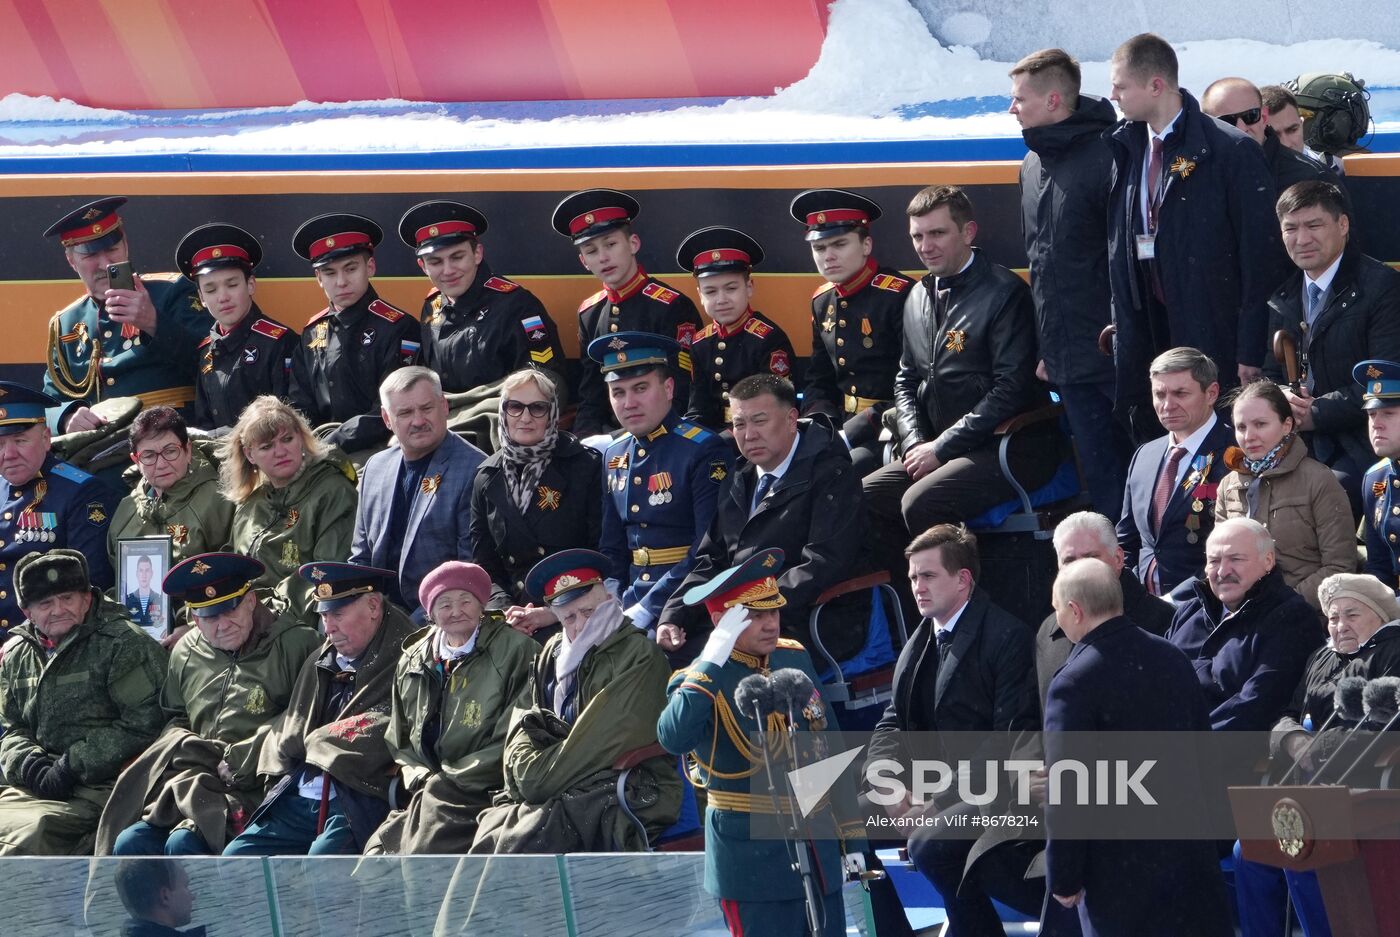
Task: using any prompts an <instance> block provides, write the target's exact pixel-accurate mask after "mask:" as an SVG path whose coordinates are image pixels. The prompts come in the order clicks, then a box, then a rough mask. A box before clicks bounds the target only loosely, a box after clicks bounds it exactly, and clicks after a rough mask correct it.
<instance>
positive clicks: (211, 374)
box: [175, 224, 297, 430]
mask: <svg viewBox="0 0 1400 937" xmlns="http://www.w3.org/2000/svg"><path fill="white" fill-rule="evenodd" d="M261 260H262V245H261V244H259V243H258V239H257V238H255V237H253V235H251V234H249V233H248V232H247V231H244V230H243V229H242V228H238V227H235V226H234V225H231V224H207V225H201V226H200V227H198V228H195V229H194V230H193V231H191V232H190V233H189V234H186V235H185V236H184V238H183V239H182V240H181V241H180V246H179V247H177V248H176V249H175V264H176V265H177V266H178V267H179V268H180V272H181V273H183V274H184V275H185V276H186V277H188V278H189V279H190V280H191V281H192V282H193V283H194V285H195V289H196V290H197V291H198V293H199V299H200V301H201V302H202V303H204V308H205V309H207V310H209V315H211V316H212V317H213V318H214V328H213V329H211V330H210V332H209V334H208V335H206V336H205V337H204V341H202V342H200V343H199V351H200V357H199V376H198V378H197V379H196V380H195V394H194V419H193V420H191V421H190V424H189V425H190V426H195V427H198V428H200V429H208V430H227V429H228V428H229V427H231V426H233V424H235V423H237V422H238V415H239V414H240V413H242V412H243V408H244V407H246V406H247V405H248V403H249V401H251V400H252V399H253V398H254V397H256V396H258V395H259V394H275V395H276V396H278V397H281V398H283V399H286V397H287V389H288V386H289V384H290V381H291V370H292V356H293V354H295V352H296V347H297V333H296V332H294V331H292V330H291V329H289V328H287V326H285V325H283V324H282V323H280V322H276V321H274V320H272V319H269V318H267V317H266V316H264V315H263V314H262V310H261V309H259V308H258V304H257V302H256V301H254V299H253V293H254V292H255V291H256V290H257V286H258V278H257V277H256V276H254V275H253V269H254V268H255V267H257V265H258V263H259V262H260V261H261Z"/></svg>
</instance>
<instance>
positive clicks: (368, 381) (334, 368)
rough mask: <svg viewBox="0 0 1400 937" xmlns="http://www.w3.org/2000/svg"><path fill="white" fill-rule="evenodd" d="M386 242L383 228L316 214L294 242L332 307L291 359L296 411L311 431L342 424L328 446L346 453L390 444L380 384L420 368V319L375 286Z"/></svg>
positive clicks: (309, 327) (309, 326)
mask: <svg viewBox="0 0 1400 937" xmlns="http://www.w3.org/2000/svg"><path fill="white" fill-rule="evenodd" d="M383 239H384V233H383V232H382V231H380V229H379V225H377V224H375V223H374V222H373V221H370V220H369V219H368V218H364V217H361V216H360V215H348V214H331V215H318V216H317V217H315V218H312V219H311V220H310V221H308V222H306V223H305V224H303V225H302V226H301V227H300V228H298V229H297V231H296V234H294V235H293V236H292V249H293V250H295V251H296V252H297V256H299V257H302V258H304V259H305V260H309V261H311V269H312V271H313V272H314V273H315V275H316V282H317V283H319V284H320V286H321V289H322V290H323V291H324V292H325V294H326V299H327V301H328V302H329V305H327V306H326V308H325V309H322V310H321V311H320V312H318V313H316V314H315V315H314V316H312V317H311V318H310V320H308V321H307V323H306V329H305V330H304V331H303V332H302V333H301V343H300V344H299V345H298V346H297V351H296V354H295V355H294V356H293V357H292V383H291V397H292V405H293V406H294V407H296V408H297V409H298V410H300V411H301V412H302V414H303V415H305V417H306V420H307V422H308V423H310V424H311V425H312V426H317V425H319V424H321V423H332V422H334V423H339V424H340V427H339V428H338V429H336V430H335V432H334V433H332V434H331V435H330V436H328V437H327V441H328V442H330V443H332V444H334V445H337V446H339V447H340V448H341V449H343V450H344V451H346V452H357V451H359V450H362V449H370V448H372V447H374V446H377V445H380V444H381V443H383V442H385V441H386V440H387V439H388V438H389V429H388V427H386V426H385V425H384V420H383V418H382V417H380V415H379V385H380V384H381V383H382V382H383V380H384V378H385V377H387V376H388V374H389V372H390V371H393V370H395V369H397V368H400V367H403V366H404V365H407V364H416V363H417V362H418V344H419V343H418V337H419V336H418V320H417V319H415V318H413V316H411V315H409V314H408V313H406V312H404V311H403V310H402V309H399V308H398V307H397V306H392V305H390V304H389V303H386V302H385V301H384V300H382V299H380V298H379V294H378V293H376V292H375V291H374V286H373V284H371V283H370V278H371V277H373V276H374V248H375V247H376V246H378V244H379V242H380V241H381V240H383Z"/></svg>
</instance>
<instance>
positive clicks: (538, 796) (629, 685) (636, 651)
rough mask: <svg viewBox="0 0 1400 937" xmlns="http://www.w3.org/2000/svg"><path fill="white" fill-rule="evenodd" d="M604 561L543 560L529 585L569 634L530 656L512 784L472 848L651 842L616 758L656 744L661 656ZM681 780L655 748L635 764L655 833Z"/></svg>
mask: <svg viewBox="0 0 1400 937" xmlns="http://www.w3.org/2000/svg"><path fill="white" fill-rule="evenodd" d="M607 567H608V559H607V557H605V556H603V555H602V554H601V553H595V552H594V551H592V550H565V551H563V552H562V553H556V554H555V555H554V556H551V557H547V558H546V559H543V560H541V561H540V562H539V563H537V564H536V565H535V567H534V568H533V569H531V570H530V575H529V576H528V577H527V578H526V580H525V586H526V588H527V589H529V590H530V593H531V595H533V596H534V597H535V598H537V599H538V600H540V601H542V602H544V603H545V604H547V605H549V606H550V607H551V608H552V609H553V610H554V613H555V614H556V615H557V616H558V618H559V623H560V624H561V625H562V626H563V630H562V631H561V632H560V633H559V634H556V635H555V636H554V637H552V638H550V639H549V641H548V642H546V643H545V646H544V647H543V648H542V649H541V650H540V653H539V655H538V656H537V657H536V658H535V665H534V672H533V674H532V678H533V680H532V683H531V686H530V696H529V698H528V699H526V700H522V702H521V704H520V705H521V708H518V709H517V710H516V712H515V713H514V715H513V717H512V720H511V727H510V730H509V732H508V734H507V735H506V743H505V790H504V792H503V793H502V794H501V795H500V796H498V797H497V804H496V806H492V807H488V808H487V809H486V810H483V811H482V812H481V814H480V815H479V816H478V818H477V824H478V829H477V835H476V841H475V842H474V843H472V849H471V851H472V852H475V853H483V852H485V853H490V852H496V853H504V852H509V853H523V852H608V851H620V850H638V849H643V848H645V846H646V843H645V842H643V841H642V839H641V837H640V836H639V835H638V832H637V830H636V828H635V827H634V826H633V824H632V823H631V822H630V821H629V820H628V819H627V818H626V816H625V815H624V814H623V812H622V811H620V810H618V809H617V780H618V772H617V771H616V770H615V769H614V767H613V766H614V765H615V764H616V763H617V761H618V759H619V758H620V757H621V756H622V755H624V754H626V753H628V752H631V751H635V750H637V749H641V748H645V747H647V746H649V745H652V744H654V743H655V742H656V718H657V716H659V715H660V714H661V711H662V709H663V708H665V705H666V695H665V691H666V678H667V676H668V674H669V673H670V670H669V668H668V667H667V666H666V658H665V656H664V655H663V654H662V653H661V651H660V649H659V648H657V646H656V645H655V643H653V642H652V640H651V639H650V638H648V637H647V636H646V633H645V632H643V631H641V630H639V629H638V628H636V627H635V626H634V625H633V624H632V622H631V620H630V619H629V618H628V617H627V616H626V615H624V614H623V612H622V605H621V604H620V603H619V602H618V600H617V598H616V597H615V596H614V595H613V594H612V592H611V591H610V590H609V589H608V588H607V587H606V586H604V585H603V571H604V570H605V569H607ZM681 793H682V787H681V779H680V775H679V773H678V772H677V771H676V763H675V761H674V760H673V759H672V758H670V757H668V756H666V755H658V756H656V757H653V758H649V759H647V760H645V761H643V762H642V763H641V764H640V765H638V766H637V767H636V768H635V769H634V770H633V772H632V774H631V775H630V776H629V778H628V781H627V785H626V792H625V794H626V797H627V802H628V804H629V805H630V806H631V808H632V811H633V812H634V813H635V814H636V815H637V817H638V818H639V819H640V820H641V821H642V824H643V825H644V826H645V827H646V832H647V836H648V837H649V838H654V837H655V836H657V835H659V834H660V833H661V832H662V831H664V830H665V829H666V828H667V827H669V826H670V825H671V824H672V823H674V822H675V821H676V817H677V816H678V815H679V813H680V807H681Z"/></svg>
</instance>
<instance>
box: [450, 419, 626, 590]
mask: <svg viewBox="0 0 1400 937" xmlns="http://www.w3.org/2000/svg"><path fill="white" fill-rule="evenodd" d="M502 461H503V460H502V456H501V453H499V452H496V453H493V454H492V455H491V456H490V457H489V458H488V459H487V460H486V461H485V462H483V463H481V468H479V469H478V470H477V473H476V478H474V479H473V480H472V524H471V538H472V556H473V558H474V560H475V561H476V563H477V564H478V565H479V566H481V568H482V569H484V570H486V572H487V573H489V574H490V576H491V603H490V604H491V607H492V608H506V607H509V606H511V605H517V604H518V605H524V604H526V603H527V602H529V601H530V598H529V596H528V595H527V594H526V592H525V574H526V573H528V572H529V571H530V568H531V567H532V566H534V565H535V564H536V563H538V562H539V561H540V560H542V559H544V558H545V557H546V556H549V555H551V554H553V553H558V552H559V551H560V550H569V549H573V548H576V547H577V548H583V549H586V550H596V549H598V541H599V539H600V538H601V536H602V528H603V469H602V456H600V455H599V454H598V452H597V450H594V449H589V448H588V447H586V446H583V445H581V444H580V443H579V442H578V440H577V439H575V438H574V437H573V436H571V435H570V434H568V433H564V432H561V433H560V434H559V439H558V441H557V442H556V443H555V444H554V455H553V456H552V457H551V458H550V460H549V464H548V465H546V466H545V469H544V473H543V474H542V475H541V476H540V481H539V486H538V487H537V489H536V491H537V493H538V496H537V497H535V498H533V499H532V500H531V501H530V507H529V509H528V510H526V511H525V513H524V514H521V513H520V509H519V508H517V507H516V505H515V500H514V499H513V498H511V496H510V485H509V484H508V483H507V481H506V470H505V466H504V465H503V464H502Z"/></svg>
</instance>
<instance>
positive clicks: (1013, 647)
mask: <svg viewBox="0 0 1400 937" xmlns="http://www.w3.org/2000/svg"><path fill="white" fill-rule="evenodd" d="M905 555H906V556H907V557H908V560H909V581H910V584H911V585H912V587H913V590H914V602H915V604H916V605H917V606H918V608H919V612H920V614H922V615H923V616H924V618H923V621H921V622H920V623H919V627H918V628H917V629H916V630H915V632H914V634H913V635H911V636H910V638H909V643H908V644H906V645H905V647H904V650H903V651H902V652H901V653H900V655H899V661H898V662H897V663H896V664H895V670H894V695H893V697H892V698H891V700H890V703H889V706H888V708H886V710H885V714H884V715H883V716H882V717H881V718H880V721H879V723H878V724H877V725H876V727H875V733H874V735H873V736H872V738H871V740H870V744H869V746H868V752H867V760H866V764H867V766H869V765H870V763H871V762H873V761H878V760H881V759H892V760H894V761H895V762H897V763H899V764H900V765H905V766H907V765H909V764H910V760H911V756H912V755H913V754H914V752H915V751H916V746H919V747H923V746H927V745H928V744H929V739H930V738H934V739H936V741H935V742H934V744H935V747H936V748H937V751H936V752H933V753H925V752H919V754H920V755H924V754H928V756H929V757H937V758H939V759H941V760H943V761H945V762H947V763H949V764H952V763H955V762H957V761H958V760H961V759H967V760H969V761H970V762H972V763H975V764H981V763H982V762H983V761H984V760H985V757H996V755H995V754H992V755H986V753H985V752H983V754H984V755H985V757H983V758H979V757H977V755H978V751H982V750H981V749H979V750H978V751H958V750H957V749H958V748H959V747H960V746H959V745H958V744H957V742H955V741H951V740H954V739H958V738H959V736H958V735H957V733H978V734H979V736H981V737H984V738H985V737H986V736H988V735H992V734H998V735H1001V736H1004V737H1005V740H1006V743H1007V744H1008V745H1009V744H1010V742H1011V736H1012V734H1013V733H1017V732H1022V731H1034V730H1035V728H1036V727H1037V720H1036V702H1035V696H1036V689H1035V672H1034V667H1033V662H1032V657H1033V652H1032V638H1033V632H1032V630H1031V627H1030V626H1029V625H1027V624H1026V623H1024V622H1021V621H1018V620H1017V619H1015V618H1014V617H1012V616H1011V615H1009V614H1008V613H1006V612H1004V611H1002V610H1001V609H1000V608H998V607H997V606H995V605H993V604H992V602H991V600H990V599H988V598H987V595H986V593H985V592H983V591H982V590H981V589H979V588H977V577H978V575H979V570H980V566H979V561H978V557H977V540H976V538H975V537H974V536H973V535H972V534H971V533H970V532H969V531H968V530H967V528H966V527H964V526H962V525H961V524H957V525H955V524H939V525H937V526H935V527H932V528H930V529H929V530H927V531H924V532H923V533H921V534H919V536H917V537H915V538H914V540H913V542H912V543H910V544H909V546H908V548H907V549H906V550H905ZM916 733H918V734H919V735H916ZM920 736H922V737H920ZM943 740H948V741H943ZM869 773H870V772H869V771H868V770H867V771H866V772H865V774H866V776H868V775H869ZM974 789H979V788H977V787H976V784H975V783H974ZM885 809H886V810H887V812H889V814H890V816H891V819H892V820H894V821H895V822H896V823H901V822H904V823H907V822H909V821H907V820H905V819H904V818H906V817H912V816H913V815H916V814H919V813H924V814H925V815H931V814H933V813H936V812H940V811H959V810H962V809H965V807H964V805H962V804H960V803H958V802H957V800H956V797H955V795H954V794H953V792H952V791H949V792H948V793H947V794H944V795H941V796H940V798H939V799H936V800H934V801H933V802H932V803H931V804H927V803H926V804H915V803H913V802H912V801H911V800H910V798H909V797H908V796H906V798H905V800H904V801H903V802H901V803H899V804H895V805H893V806H890V807H887V808H885ZM906 828H908V829H911V830H912V832H911V834H910V838H909V858H910V859H911V860H913V862H914V864H915V866H917V867H918V869H919V871H920V872H922V873H923V874H924V875H925V876H927V877H928V879H929V881H931V882H932V883H933V886H934V887H935V888H936V889H938V891H939V893H940V894H941V895H942V896H943V901H944V907H946V908H947V909H948V923H949V925H950V927H951V929H952V932H953V933H955V934H957V935H959V937H1002V935H1003V930H1002V926H1001V921H1000V920H999V919H998V917H997V913H996V910H995V909H994V908H993V907H992V902H991V898H990V897H989V892H990V893H994V894H995V895H996V897H997V898H998V899H999V900H1001V901H1004V902H1007V903H1008V904H1011V905H1012V906H1014V907H1017V908H1020V909H1022V910H1028V911H1029V912H1031V913H1038V912H1039V910H1040V905H1041V900H1042V897H1043V895H1042V894H1041V893H1040V889H1039V885H1038V884H1037V883H1030V884H1027V883H1026V881H1025V879H1024V872H1025V867H1026V862H1025V859H1024V857H1022V856H1020V855H1019V854H1017V851H1018V850H1020V849H1021V848H1022V847H1020V846H1019V845H1018V844H1015V843H1008V844H1005V845H1003V846H999V847H997V848H996V849H993V850H991V851H989V852H988V853H986V854H985V855H983V856H982V857H981V858H980V859H979V861H978V862H977V864H976V865H975V866H974V867H973V869H972V870H971V871H970V872H969V874H968V875H967V877H966V878H965V877H964V874H963V870H964V866H965V865H966V862H967V857H968V854H969V853H970V852H971V851H972V847H973V844H974V843H975V839H973V838H969V836H968V833H966V832H964V833H963V834H961V837H958V836H957V834H954V835H953V836H951V837H950V836H946V835H943V834H945V833H946V832H947V831H948V830H949V829H950V827H949V825H947V824H938V825H935V824H931V823H930V824H928V825H923V826H918V827H913V826H910V827H906ZM951 828H952V829H957V827H956V825H954V826H953V827H951ZM967 829H969V830H971V829H973V828H972V827H968V828H967ZM973 835H975V833H974V834H973ZM1018 860H1019V861H1018ZM1008 873H1009V874H1008Z"/></svg>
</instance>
